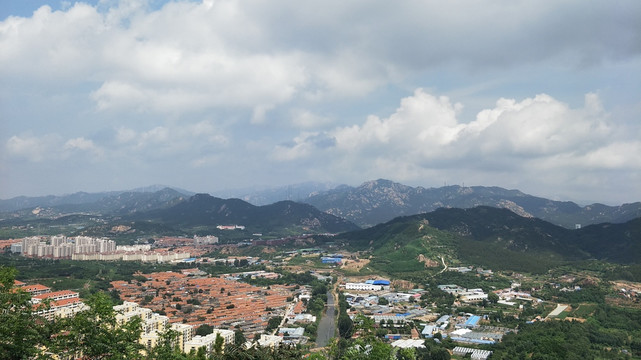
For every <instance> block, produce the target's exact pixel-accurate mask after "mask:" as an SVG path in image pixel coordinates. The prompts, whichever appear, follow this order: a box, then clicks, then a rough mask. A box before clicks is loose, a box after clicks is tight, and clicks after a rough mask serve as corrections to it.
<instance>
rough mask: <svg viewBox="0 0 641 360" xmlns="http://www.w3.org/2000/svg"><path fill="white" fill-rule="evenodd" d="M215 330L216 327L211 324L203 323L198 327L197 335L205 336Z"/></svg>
mask: <svg viewBox="0 0 641 360" xmlns="http://www.w3.org/2000/svg"><path fill="white" fill-rule="evenodd" d="M213 332H214V327H213V326H211V325H209V324H202V325H200V326H199V327H198V328H197V329H196V335H200V336H205V335H209V334H211V333H213Z"/></svg>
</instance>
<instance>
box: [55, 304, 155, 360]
mask: <svg viewBox="0 0 641 360" xmlns="http://www.w3.org/2000/svg"><path fill="white" fill-rule="evenodd" d="M85 303H86V304H87V305H88V306H89V310H87V311H83V312H80V313H78V314H76V315H75V316H74V317H71V318H67V319H60V320H59V321H58V322H57V326H58V331H59V333H58V334H57V336H56V337H55V338H54V341H53V342H52V346H51V348H52V349H55V350H58V351H59V352H62V351H66V352H68V353H70V354H82V355H83V356H85V357H89V358H94V359H99V358H107V359H139V358H141V355H140V350H142V349H143V348H144V347H143V346H142V345H141V344H139V343H138V339H139V338H140V334H141V332H142V329H141V319H140V318H139V317H134V318H132V319H131V320H130V321H128V322H125V323H124V324H118V322H117V321H116V313H115V312H114V310H113V303H112V302H111V299H110V298H109V296H108V295H106V294H104V293H96V294H94V295H92V296H91V297H90V298H89V299H87V300H86V301H85Z"/></svg>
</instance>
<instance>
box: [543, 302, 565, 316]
mask: <svg viewBox="0 0 641 360" xmlns="http://www.w3.org/2000/svg"><path fill="white" fill-rule="evenodd" d="M567 308H568V305H562V304H557V305H556V309H554V310H552V312H551V313H549V314H548V316H547V317H548V318H551V317H555V316H559V315H561V313H562V312H563V311H564V310H565V309H567Z"/></svg>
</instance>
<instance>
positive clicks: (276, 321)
mask: <svg viewBox="0 0 641 360" xmlns="http://www.w3.org/2000/svg"><path fill="white" fill-rule="evenodd" d="M281 321H283V317H282V316H274V317H272V318H270V319H269V320H267V327H266V328H265V332H270V331H273V330H276V328H277V327H278V326H279V325H280V323H281Z"/></svg>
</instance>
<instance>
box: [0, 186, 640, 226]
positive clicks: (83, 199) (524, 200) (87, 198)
mask: <svg viewBox="0 0 641 360" xmlns="http://www.w3.org/2000/svg"><path fill="white" fill-rule="evenodd" d="M223 193H224V192H223ZM231 193H232V192H230V194H231ZM233 193H234V194H236V195H239V197H240V198H242V201H244V202H246V204H245V205H244V206H246V207H247V211H250V210H251V211H254V210H253V208H250V207H248V206H249V205H251V204H253V206H265V205H269V204H276V203H278V202H279V201H283V200H288V201H289V200H293V201H297V202H302V203H306V204H309V205H311V206H313V207H315V208H317V209H319V210H321V211H323V212H326V213H328V214H331V215H334V216H336V217H340V218H343V219H346V220H348V221H350V222H352V223H354V224H356V225H358V226H360V227H369V226H374V225H376V224H379V223H384V222H386V221H389V220H391V219H394V218H396V217H398V216H407V215H414V214H421V213H427V212H431V211H434V210H436V209H439V208H473V207H477V206H492V207H497V208H505V209H509V210H511V211H512V212H514V213H516V214H519V215H521V216H524V217H534V218H539V219H543V220H546V221H549V222H551V223H553V224H556V225H560V226H563V227H565V228H571V229H573V228H575V226H576V225H577V224H580V225H581V226H587V225H590V224H599V223H623V222H626V221H629V220H631V219H634V218H637V217H641V202H635V203H630V204H623V205H620V206H607V205H603V204H592V205H589V206H579V205H577V204H576V203H573V202H569V201H554V200H549V199H545V198H541V197H536V196H532V195H528V194H524V193H522V192H520V191H518V190H506V189H503V188H500V187H483V186H473V187H461V186H445V187H440V188H423V187H420V186H419V187H411V186H407V185H403V184H399V183H395V182H392V181H389V180H384V179H379V180H374V181H368V182H365V183H363V184H362V185H360V186H358V187H352V186H347V185H339V186H335V185H334V184H329V183H315V182H309V183H303V184H297V185H289V186H283V187H278V188H271V189H263V190H258V191H254V192H252V191H251V190H246V191H245V190H236V191H233ZM192 195H193V193H191V192H189V191H186V190H182V189H177V188H169V187H163V186H161V185H154V186H150V187H147V188H139V189H134V190H131V191H117V192H102V193H93V194H92V193H84V192H79V193H75V194H70V195H64V196H43V197H24V196H21V197H16V198H13V199H8V200H0V212H14V211H18V210H23V212H24V213H27V212H31V211H33V210H34V208H42V209H44V210H43V211H44V212H43V214H47V213H51V214H54V215H56V214H58V215H61V214H68V213H76V212H82V213H95V214H102V215H126V214H135V213H142V212H146V211H155V210H159V209H167V208H170V207H172V206H175V205H179V204H180V203H182V202H184V201H187V200H188V199H190V197H191V196H192ZM201 197H202V196H201ZM239 201H241V200H239ZM229 202H230V204H233V203H234V201H232V199H230V200H229ZM38 211H40V209H38ZM239 211H240V210H236V211H235V213H238V212H239ZM194 216H196V214H194ZM248 216H249V215H248Z"/></svg>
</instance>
